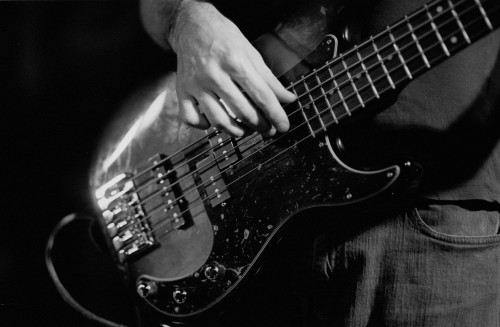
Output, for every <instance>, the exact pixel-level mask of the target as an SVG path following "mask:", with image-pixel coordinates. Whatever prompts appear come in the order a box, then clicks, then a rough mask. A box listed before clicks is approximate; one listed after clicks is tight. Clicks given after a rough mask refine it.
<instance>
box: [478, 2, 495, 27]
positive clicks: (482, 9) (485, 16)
mask: <svg viewBox="0 0 500 327" xmlns="http://www.w3.org/2000/svg"><path fill="white" fill-rule="evenodd" d="M474 1H475V2H476V4H477V6H478V7H479V11H480V12H481V15H482V16H483V18H484V21H485V22H486V25H488V28H489V29H490V30H492V31H493V25H492V24H491V21H490V19H489V18H488V15H487V14H486V11H485V10H484V8H483V5H482V4H481V1H479V0H474ZM497 1H498V0H497Z"/></svg>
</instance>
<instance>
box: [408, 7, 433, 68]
mask: <svg viewBox="0 0 500 327" xmlns="http://www.w3.org/2000/svg"><path fill="white" fill-rule="evenodd" d="M405 20H406V24H407V25H408V28H409V29H410V32H411V37H412V39H413V41H415V44H416V45H417V49H418V51H419V52H420V54H421V55H422V59H423V60H424V63H425V66H427V68H431V64H430V63H429V60H428V59H427V56H426V55H425V53H424V50H423V49H422V46H421V45H420V42H419V41H418V38H417V36H416V35H415V30H414V29H413V25H412V24H411V23H410V20H409V19H408V16H405Z"/></svg>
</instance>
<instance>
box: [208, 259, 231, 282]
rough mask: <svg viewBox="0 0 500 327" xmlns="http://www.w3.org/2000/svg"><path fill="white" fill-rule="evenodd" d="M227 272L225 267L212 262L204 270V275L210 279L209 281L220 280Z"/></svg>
mask: <svg viewBox="0 0 500 327" xmlns="http://www.w3.org/2000/svg"><path fill="white" fill-rule="evenodd" d="M225 272H226V268H224V266H222V265H220V264H218V263H216V262H212V263H209V264H207V265H206V266H205V269H203V273H204V275H205V277H206V278H207V279H208V280H213V281H215V280H218V279H220V278H221V277H222V276H224V273H225Z"/></svg>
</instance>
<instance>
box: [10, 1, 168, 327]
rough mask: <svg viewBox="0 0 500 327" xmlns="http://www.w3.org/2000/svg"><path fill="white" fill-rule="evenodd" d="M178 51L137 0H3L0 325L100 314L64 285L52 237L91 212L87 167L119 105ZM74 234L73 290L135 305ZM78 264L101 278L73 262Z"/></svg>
mask: <svg viewBox="0 0 500 327" xmlns="http://www.w3.org/2000/svg"><path fill="white" fill-rule="evenodd" d="M173 63H174V60H173V58H172V57H169V56H167V55H166V54H165V52H163V51H162V50H161V49H160V48H158V47H157V46H156V45H155V44H153V42H152V41H151V40H150V39H149V38H148V36H147V35H146V34H145V32H144V31H143V29H142V26H141V23H140V18H139V11H138V4H137V2H136V1H76V2H75V1H65V2H60V1H36V2H24V1H21V2H18V1H15V2H0V82H1V84H0V85H1V86H0V108H1V125H2V127H1V131H2V137H1V139H2V146H1V159H2V160H1V161H2V164H3V165H2V166H3V167H2V177H3V178H2V186H3V187H2V189H3V192H2V195H1V197H2V209H3V210H2V215H1V218H0V221H1V225H0V326H8V327H10V326H95V324H93V323H91V322H90V321H89V320H87V319H86V318H84V317H82V316H81V315H79V314H78V313H76V311H74V310H73V309H72V308H70V307H69V306H68V305H67V304H66V303H64V302H63V301H62V299H61V298H60V297H59V295H58V293H57V291H56V289H55V287H54V286H53V284H52V282H51V280H50V278H49V275H48V273H47V270H46V268H45V264H44V248H45V244H46V241H47V238H48V236H49V234H50V232H51V230H52V229H53V228H54V226H55V225H56V224H57V222H58V221H59V220H60V219H61V218H63V217H64V216H65V215H67V214H69V213H72V212H81V213H90V212H91V211H90V209H89V208H90V199H89V197H88V194H89V189H88V169H89V167H90V165H91V163H92V158H93V152H94V151H95V147H96V146H97V145H98V142H99V139H100V135H101V134H102V133H103V131H104V130H105V128H106V125H107V123H108V122H109V120H110V119H111V117H112V115H113V114H114V113H115V112H116V111H117V110H119V108H120V107H121V106H122V105H123V103H124V101H126V99H127V97H128V96H129V95H130V94H132V93H133V92H134V91H136V90H138V89H139V88H142V87H144V86H145V85H147V84H148V82H150V81H152V80H154V79H155V78H157V77H159V76H161V75H162V74H165V73H166V72H167V71H168V70H169V69H171V68H172V65H173ZM70 239H71V238H70ZM74 240H75V242H80V241H79V239H78V238H75V239H74ZM73 246H75V245H74V244H73V245H68V246H63V247H64V249H65V250H64V251H66V253H65V255H66V256H68V257H69V258H70V259H69V260H67V261H66V262H67V264H66V267H63V270H64V269H66V270H69V271H70V272H69V274H70V276H72V280H71V283H70V284H71V285H70V286H71V287H73V288H74V287H75V285H77V288H76V289H75V292H76V293H75V294H76V295H77V296H78V298H82V297H85V298H82V301H83V303H84V304H85V303H86V302H88V303H90V308H92V306H94V307H105V306H101V305H99V304H102V303H106V304H108V306H107V307H110V308H111V311H112V310H113V309H114V310H115V311H116V312H118V310H117V308H122V309H123V311H122V312H126V313H122V314H116V313H115V315H114V316H113V312H112V313H111V315H110V316H108V317H110V318H116V316H123V317H124V318H123V319H126V318H127V315H129V316H130V307H128V305H129V303H128V301H127V298H126V296H122V295H123V294H121V293H120V292H119V291H117V292H114V291H113V290H114V289H116V285H114V283H115V282H116V281H114V280H113V276H114V275H111V277H110V275H109V274H108V272H107V269H109V267H108V266H106V263H107V262H106V261H104V263H103V262H101V261H99V260H101V259H100V258H94V259H91V260H90V261H89V259H88V258H85V255H82V253H83V252H84V251H85V250H86V249H89V248H87V245H86V244H85V243H84V242H81V243H79V245H77V246H76V250H75V248H72V247H73ZM78 246H80V248H78ZM89 250H91V249H89ZM64 251H63V252H64ZM79 251H82V252H79ZM59 261H61V260H59ZM108 264H109V263H108ZM80 266H86V267H88V268H89V271H90V272H87V274H90V275H91V276H90V277H92V278H94V277H95V279H94V280H92V278H84V279H82V278H81V277H82V276H83V277H85V275H80V274H79V273H81V272H82V270H79V271H78V273H75V274H72V273H71V269H74V268H75V267H76V268H77V269H80ZM96 272H97V275H96ZM99 272H101V273H102V275H99ZM87 277H88V276H87ZM66 279H67V278H66ZM70 279H71V278H70ZM96 280H97V281H96ZM103 314H104V315H106V314H107V313H106V312H103ZM118 318H120V317H118Z"/></svg>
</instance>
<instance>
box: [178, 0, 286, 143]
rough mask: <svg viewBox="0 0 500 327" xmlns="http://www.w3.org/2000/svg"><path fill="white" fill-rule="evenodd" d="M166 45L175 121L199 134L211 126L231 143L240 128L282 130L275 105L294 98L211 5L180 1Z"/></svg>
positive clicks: (281, 118)
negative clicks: (172, 66) (173, 69)
mask: <svg viewBox="0 0 500 327" xmlns="http://www.w3.org/2000/svg"><path fill="white" fill-rule="evenodd" d="M169 42H170V45H171V46H172V49H173V50H174V51H175V52H176V53H177V85H176V87H177V96H178V99H179V107H180V108H179V110H180V111H179V115H180V118H181V120H183V121H184V122H186V123H187V124H189V125H192V126H194V127H198V128H202V129H206V128H208V127H210V125H213V126H215V127H217V128H218V129H221V130H224V131H226V132H227V133H228V134H230V135H232V136H235V137H239V136H243V135H244V133H245V130H246V128H245V126H248V127H250V128H251V129H254V130H257V131H259V132H261V133H263V134H264V135H267V136H271V135H274V134H275V133H276V131H279V132H285V131H287V130H288V128H289V122H288V118H287V115H286V113H285V111H284V110H283V108H282V107H281V105H280V102H282V103H289V102H292V101H294V100H295V99H296V96H295V95H294V94H293V93H291V92H289V91H287V90H286V89H285V87H284V86H283V85H282V84H281V83H280V82H279V81H278V79H277V78H276V77H275V76H274V75H273V73H272V72H271V70H270V69H269V68H268V67H267V66H266V64H265V63H264V61H263V59H262V57H261V55H260V54H259V53H258V52H257V50H256V49H255V48H254V47H253V46H252V45H251V44H250V42H249V41H248V40H247V39H246V38H245V37H244V36H243V34H242V33H241V32H240V30H239V29H238V28H237V27H236V25H234V24H233V23H232V22H231V21H230V20H228V19H227V18H225V17H224V16H223V15H222V14H221V13H220V12H219V11H218V10H217V9H216V8H215V7H213V6H212V5H211V4H208V3H204V2H197V1H189V0H188V1H184V2H183V3H182V4H181V6H180V7H179V12H178V15H177V19H176V22H175V26H174V28H173V30H172V32H171V34H170V37H169ZM242 90H243V91H244V93H245V94H246V95H245V94H244V93H243V92H242ZM220 100H222V101H223V102H224V104H226V105H227V107H229V108H230V111H232V112H233V113H234V115H235V116H236V118H238V119H239V120H240V121H241V122H242V123H243V124H244V125H245V126H242V124H240V123H238V122H237V121H236V119H235V118H234V117H232V115H231V114H230V113H229V112H228V111H227V110H226V108H225V107H224V106H223V105H222V103H221V101H220ZM202 113H203V114H204V115H203V114H202ZM207 119H208V121H207Z"/></svg>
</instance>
